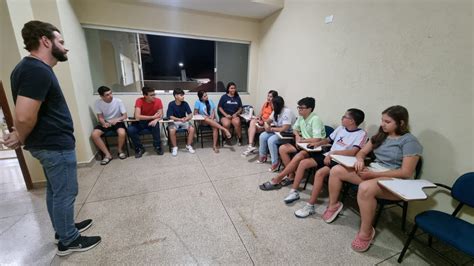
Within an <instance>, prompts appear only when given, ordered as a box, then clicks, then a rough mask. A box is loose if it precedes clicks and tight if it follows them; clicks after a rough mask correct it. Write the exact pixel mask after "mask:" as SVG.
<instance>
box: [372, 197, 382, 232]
mask: <svg viewBox="0 0 474 266" xmlns="http://www.w3.org/2000/svg"><path fill="white" fill-rule="evenodd" d="M384 207H385V205H384V204H380V203H379V208H378V211H377V214H376V215H375V219H374V224H373V226H374V228H376V227H377V223H378V222H379V219H380V216H381V215H382V211H383V208H384Z"/></svg>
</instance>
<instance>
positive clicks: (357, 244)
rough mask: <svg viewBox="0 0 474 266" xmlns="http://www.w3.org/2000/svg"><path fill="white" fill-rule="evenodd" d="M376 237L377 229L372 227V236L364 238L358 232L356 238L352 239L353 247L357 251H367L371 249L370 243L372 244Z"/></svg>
mask: <svg viewBox="0 0 474 266" xmlns="http://www.w3.org/2000/svg"><path fill="white" fill-rule="evenodd" d="M374 237H375V229H374V228H373V227H372V235H371V236H370V238H369V239H363V238H362V237H360V235H359V233H357V235H356V238H355V239H354V240H353V241H352V244H351V246H352V249H353V250H354V251H357V252H365V251H367V250H368V249H369V247H370V244H372V241H373V240H374Z"/></svg>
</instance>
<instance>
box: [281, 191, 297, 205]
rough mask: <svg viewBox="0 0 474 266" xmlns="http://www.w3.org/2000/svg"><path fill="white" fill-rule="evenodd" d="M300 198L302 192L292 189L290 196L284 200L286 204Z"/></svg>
mask: <svg viewBox="0 0 474 266" xmlns="http://www.w3.org/2000/svg"><path fill="white" fill-rule="evenodd" d="M299 199H300V193H299V192H298V191H292V192H290V194H288V196H287V197H286V198H285V199H284V200H283V201H284V202H285V203H286V204H289V203H292V202H293V201H295V200H299Z"/></svg>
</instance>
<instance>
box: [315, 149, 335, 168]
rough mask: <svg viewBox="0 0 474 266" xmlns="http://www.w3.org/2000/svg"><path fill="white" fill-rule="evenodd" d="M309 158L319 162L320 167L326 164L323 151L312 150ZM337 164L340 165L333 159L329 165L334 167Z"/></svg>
mask: <svg viewBox="0 0 474 266" xmlns="http://www.w3.org/2000/svg"><path fill="white" fill-rule="evenodd" d="M309 158H311V159H313V160H314V161H315V162H316V163H317V164H318V168H321V167H323V166H325V165H324V158H326V156H324V155H323V153H321V152H310V153H309ZM336 165H338V163H336V162H335V161H333V160H331V162H330V163H329V165H328V167H329V168H333V167H334V166H336Z"/></svg>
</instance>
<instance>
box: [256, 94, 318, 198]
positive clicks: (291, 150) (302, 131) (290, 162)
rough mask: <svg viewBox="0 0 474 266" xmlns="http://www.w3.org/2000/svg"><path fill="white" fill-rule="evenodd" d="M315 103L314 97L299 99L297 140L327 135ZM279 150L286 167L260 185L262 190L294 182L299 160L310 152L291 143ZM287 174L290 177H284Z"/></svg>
mask: <svg viewBox="0 0 474 266" xmlns="http://www.w3.org/2000/svg"><path fill="white" fill-rule="evenodd" d="M315 105H316V100H315V99H314V98H312V97H305V98H303V99H301V100H299V101H298V107H297V108H298V115H299V116H298V119H297V120H296V122H295V124H294V125H293V134H294V135H295V142H297V143H298V142H299V143H313V142H318V141H320V140H322V139H324V138H325V137H326V131H325V129H324V125H323V122H322V121H321V119H320V118H319V117H318V116H317V115H316V114H315V113H313V110H314V107H315ZM278 151H279V154H280V158H281V160H282V162H283V164H284V165H285V168H284V169H283V171H281V172H280V173H279V174H278V175H277V176H276V177H274V178H272V180H270V181H267V182H265V183H263V184H262V185H260V189H261V190H274V189H280V188H281V187H282V186H288V185H290V184H292V183H293V179H294V176H295V171H296V168H297V167H298V164H299V162H300V161H301V160H303V159H305V158H308V157H309V154H308V152H306V151H305V150H301V151H299V152H298V150H297V148H296V147H295V146H294V145H292V144H290V143H287V144H284V145H281V146H280V148H279V150H278ZM295 153H297V154H296V155H295V156H294V157H293V159H292V158H291V157H290V156H291V154H295ZM272 168H273V166H272ZM285 176H288V177H287V178H285V179H283V178H284V177H285Z"/></svg>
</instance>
